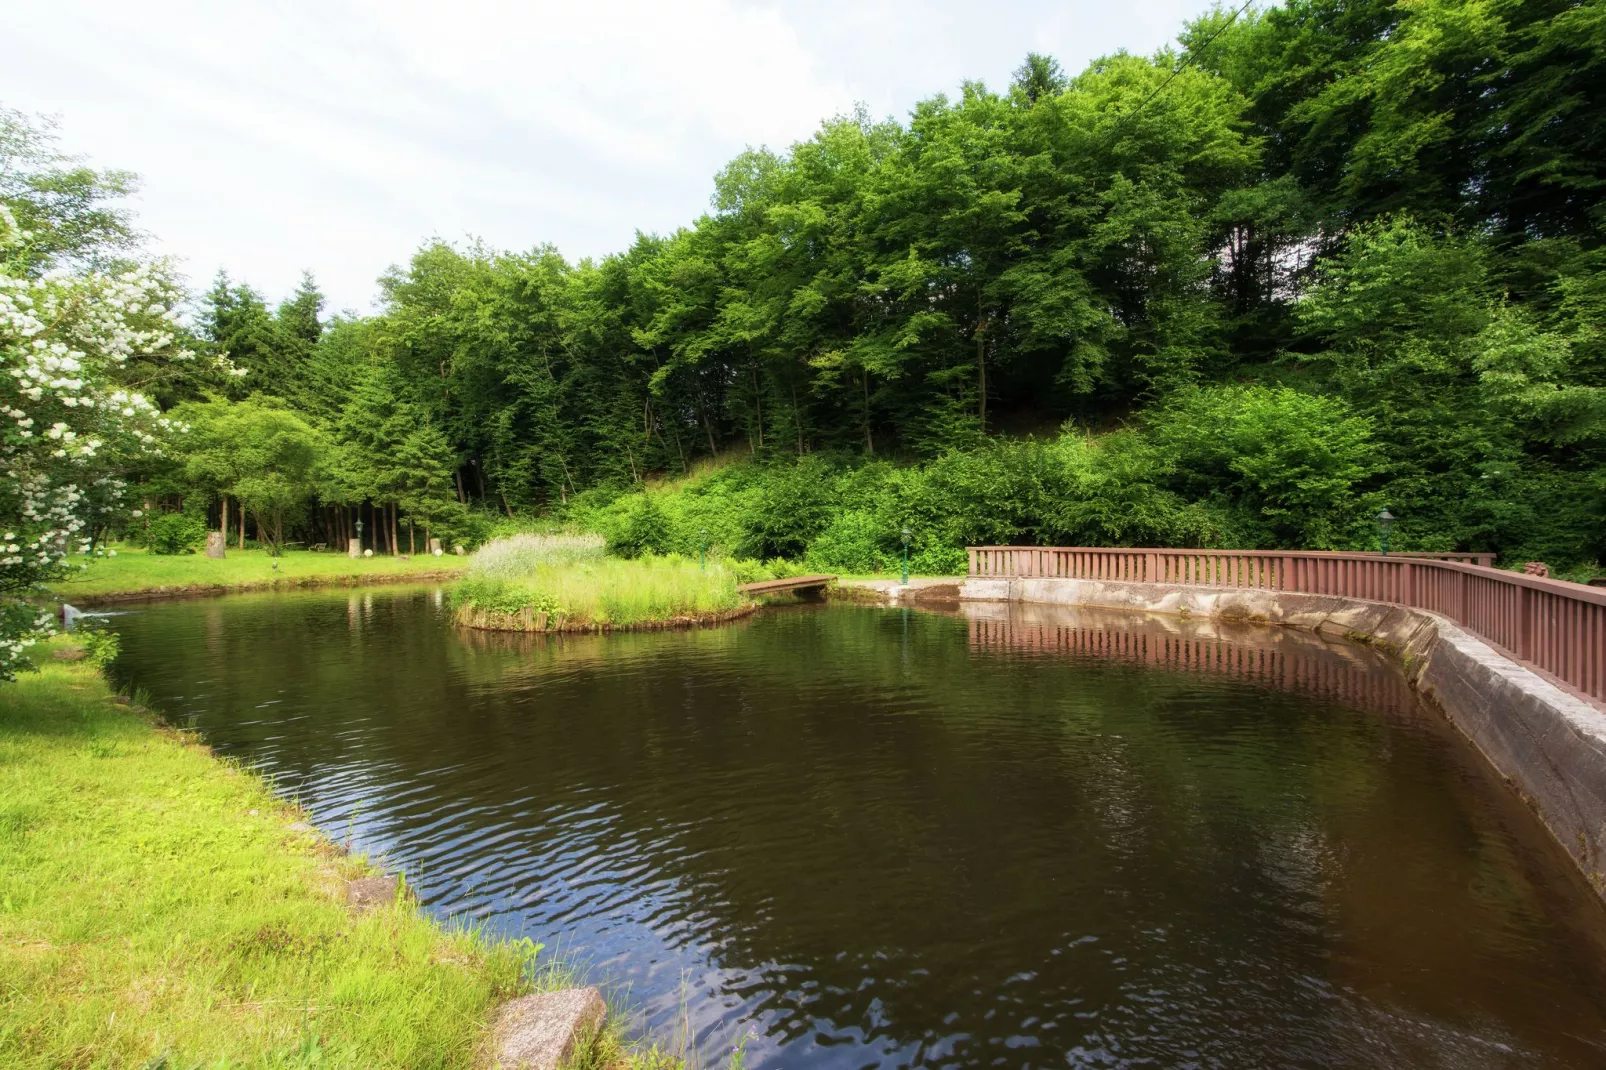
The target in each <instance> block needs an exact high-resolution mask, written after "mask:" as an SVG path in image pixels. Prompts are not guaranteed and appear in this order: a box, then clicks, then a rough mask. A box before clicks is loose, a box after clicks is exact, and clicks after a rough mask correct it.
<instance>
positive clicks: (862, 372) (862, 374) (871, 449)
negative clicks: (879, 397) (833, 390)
mask: <svg viewBox="0 0 1606 1070" xmlns="http://www.w3.org/2000/svg"><path fill="white" fill-rule="evenodd" d="M859 382H860V384H861V385H862V386H863V388H864V448H865V451H866V452H867V453H869V454H870V456H872V457H874V456H875V439H874V438H873V437H872V436H871V434H870V369H868V368H860V369H859Z"/></svg>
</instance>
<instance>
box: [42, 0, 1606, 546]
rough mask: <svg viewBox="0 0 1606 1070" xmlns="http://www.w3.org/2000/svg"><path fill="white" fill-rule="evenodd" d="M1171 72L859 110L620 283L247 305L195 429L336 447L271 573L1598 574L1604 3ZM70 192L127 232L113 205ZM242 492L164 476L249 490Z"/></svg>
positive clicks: (1311, 36) (437, 245)
mask: <svg viewBox="0 0 1606 1070" xmlns="http://www.w3.org/2000/svg"><path fill="white" fill-rule="evenodd" d="M1178 43H1179V49H1180V50H1178V51H1173V50H1170V49H1166V50H1162V51H1160V52H1158V53H1156V54H1154V55H1152V56H1138V55H1133V54H1130V53H1127V52H1119V53H1116V54H1113V55H1109V56H1105V57H1101V58H1099V59H1096V60H1094V61H1093V62H1092V63H1090V64H1089V65H1088V66H1087V67H1086V69H1084V70H1082V71H1081V72H1066V71H1064V70H1062V69H1061V68H1060V66H1059V64H1058V63H1057V62H1056V61H1055V60H1054V59H1053V58H1052V57H1049V56H1045V55H1040V54H1032V55H1029V56H1027V57H1026V60H1025V62H1024V63H1023V64H1022V65H1021V66H1020V68H1019V69H1018V70H1017V71H1016V72H1015V74H1014V77H1013V80H1012V82H1011V84H1010V85H1009V86H1008V87H1007V89H1005V90H1004V91H1001V92H1000V91H994V90H991V89H988V88H987V87H986V86H983V85H980V84H977V83H968V84H966V85H964V86H963V88H962V89H961V91H960V92H959V93H958V94H957V95H955V96H952V97H949V96H936V97H932V98H929V99H926V100H923V101H920V102H919V103H918V104H917V105H916V107H915V108H914V109H913V111H912V112H911V114H910V115H909V117H908V119H907V121H904V122H896V121H891V120H887V121H875V120H872V119H871V118H870V116H869V115H868V114H866V113H864V112H863V111H862V110H861V111H858V112H855V113H854V114H851V115H845V116H838V117H836V118H833V119H830V120H828V121H826V122H824V123H822V124H821V126H820V128H819V129H818V130H817V131H816V132H815V133H814V135H813V136H812V137H810V138H808V139H806V140H804V141H802V142H799V143H797V144H795V145H792V146H790V147H789V148H788V149H786V150H785V151H778V152H777V151H770V150H750V151H747V152H744V153H742V154H740V155H739V156H738V157H737V158H736V159H734V160H732V161H731V163H730V164H729V165H728V166H727V167H726V168H725V169H724V170H723V171H722V172H721V173H720V174H719V175H718V176H717V177H716V179H715V183H714V187H715V188H714V197H713V208H712V210H711V211H710V212H709V213H708V214H706V215H703V216H701V217H699V218H697V219H695V220H692V221H689V222H688V224H687V225H686V226H685V227H683V228H680V229H677V230H675V231H673V232H672V233H666V234H641V235H638V237H637V238H636V240H635V241H634V242H633V243H632V245H631V246H630V247H629V248H628V249H625V250H623V251H620V252H618V253H616V254H614V255H610V256H606V257H603V258H601V259H599V260H585V261H581V262H578V263H572V262H570V261H567V260H565V259H564V257H563V256H562V255H560V253H559V252H558V251H557V250H555V249H553V248H551V247H550V246H540V247H537V248H534V249H531V250H528V251H525V252H505V251H500V250H496V249H493V248H490V247H488V246H486V245H484V244H481V243H478V242H475V243H470V244H467V245H464V246H462V247H454V246H451V245H447V244H445V243H442V242H439V241H431V242H428V243H426V244H425V245H423V246H422V247H420V248H419V249H418V250H417V251H416V252H415V253H414V255H413V256H412V258H411V259H410V260H409V261H407V262H406V263H405V264H403V265H402V266H400V267H398V268H396V269H394V270H393V271H391V272H390V273H388V274H387V275H386V277H385V278H384V280H383V281H382V289H383V302H382V307H381V310H380V311H379V312H378V314H376V315H373V316H369V317H365V318H361V319H342V318H339V317H336V318H335V319H333V320H330V321H329V322H327V323H326V322H324V321H323V319H322V316H321V305H322V297H321V295H320V294H319V293H318V291H317V287H316V284H315V283H314V281H313V280H312V279H311V277H310V276H309V277H307V278H306V279H305V280H303V283H302V285H301V286H300V287H299V288H298V289H297V290H296V292H295V293H294V294H292V295H290V296H289V297H288V298H287V299H286V300H284V301H282V302H280V303H279V304H278V305H277V306H270V304H269V302H268V301H266V300H265V299H264V298H263V297H262V296H261V295H260V294H257V293H256V292H254V291H252V290H251V289H250V288H249V287H247V286H244V285H241V284H237V283H234V282H231V281H230V280H229V279H228V278H227V277H226V276H220V277H219V279H218V280H217V283H216V285H215V286H214V287H213V289H212V291H211V292H210V293H209V294H208V295H207V296H206V299H205V302H204V307H203V310H202V316H201V322H200V334H201V336H202V338H203V339H204V341H205V342H206V343H207V345H209V346H210V347H211V349H212V350H213V351H214V352H227V353H228V354H229V355H230V357H231V359H232V360H234V361H235V363H236V364H237V365H238V366H239V368H240V369H242V370H243V371H244V373H245V374H244V376H243V377H242V378H240V379H237V380H230V381H228V382H224V383H221V384H219V383H215V382H211V381H203V380H202V379H201V378H199V377H194V378H191V379H188V380H186V381H185V382H184V383H183V384H181V385H175V386H174V387H173V391H174V393H173V396H174V397H175V398H178V399H186V398H187V399H189V400H191V401H194V400H196V399H197V397H198V396H200V395H202V394H208V395H216V396H221V397H226V398H228V399H231V400H233V401H235V402H238V403H240V404H256V405H268V404H269V403H268V402H266V401H264V400H262V399H263V398H265V397H268V396H272V397H274V398H278V399H280V400H281V401H283V402H284V403H285V404H286V405H287V406H288V407H289V408H291V409H292V410H293V411H294V412H295V413H296V414H297V415H299V416H300V417H301V418H303V419H304V420H305V422H306V423H307V425H308V426H309V427H310V428H311V429H312V430H313V431H315V432H316V433H317V435H318V437H319V441H320V442H321V448H320V451H319V463H318V464H317V465H316V466H315V469H314V470H313V471H312V472H311V473H310V474H308V475H307V476H306V478H304V479H301V480H299V481H297V482H296V483H295V486H294V487H293V488H287V487H279V488H277V489H279V490H283V492H284V493H282V494H277V493H275V494H258V495H257V497H260V498H264V499H266V498H272V499H273V501H274V504H273V505H271V506H269V507H265V508H266V509H267V514H265V516H264V519H265V520H266V521H268V522H267V523H265V524H259V527H263V528H265V530H266V535H265V538H266V539H267V540H268V541H270V542H276V541H279V540H280V538H281V536H280V534H279V528H280V526H281V524H282V523H289V524H291V525H292V527H297V526H299V527H302V528H303V529H305V530H304V533H305V534H307V535H308V536H310V538H309V541H327V540H328V538H329V535H330V532H331V531H332V530H335V529H339V528H340V526H341V523H342V520H344V521H346V522H348V523H349V520H350V509H351V508H353V507H357V506H363V507H365V508H370V507H372V506H375V505H377V506H379V507H380V509H381V510H382V511H385V512H387V514H388V516H387V527H388V525H389V524H390V523H392V522H400V523H406V522H408V521H411V522H412V523H413V524H414V525H416V526H422V527H424V528H426V529H427V530H428V531H430V532H431V533H435V534H442V535H444V536H445V537H446V539H447V541H448V543H449V544H450V543H452V542H462V543H464V544H467V545H475V544H477V543H478V542H480V541H481V540H482V539H484V538H485V537H487V536H488V535H489V534H490V533H491V531H492V530H493V528H495V526H496V525H498V524H504V523H507V522H508V520H509V518H513V517H515V516H517V517H521V518H522V517H526V516H534V515H542V516H547V517H552V518H561V519H563V520H564V521H566V522H569V523H573V524H577V525H580V526H581V527H584V528H586V529H587V530H594V531H597V532H600V533H602V534H604V535H605V536H606V538H607V539H608V541H609V544H610V546H611V547H612V548H613V549H614V551H615V552H617V553H619V554H622V555H626V556H641V555H644V554H649V553H655V554H665V553H680V554H685V555H691V554H695V553H699V552H701V551H702V550H703V548H704V547H705V546H706V547H708V548H709V549H710V550H711V551H712V552H714V553H715V554H716V555H717V556H723V557H730V556H732V555H750V556H752V557H755V558H758V559H765V558H769V559H775V558H784V559H785V560H788V561H793V562H800V561H805V560H806V561H807V562H809V563H810V564H811V565H815V566H818V567H830V568H833V569H838V570H853V571H860V570H863V569H868V568H876V569H886V568H890V567H891V566H892V563H893V562H894V561H896V559H897V558H898V557H900V556H901V553H902V541H903V540H902V530H903V528H904V527H905V526H906V525H907V526H908V527H909V529H910V552H911V556H912V558H913V560H914V561H916V562H918V563H919V564H918V566H917V567H919V568H921V569H943V570H947V569H951V568H953V567H955V566H956V565H957V564H958V563H959V562H960V561H961V560H962V557H961V556H960V554H961V551H962V549H963V547H964V546H965V545H966V544H967V543H975V542H1003V541H1031V542H1047V541H1054V542H1071V543H1091V544H1111V543H1123V544H1132V543H1144V542H1147V543H1165V544H1174V545H1219V544H1241V545H1253V546H1282V545H1309V546H1332V547H1342V546H1365V545H1370V540H1371V533H1370V531H1369V529H1368V526H1367V524H1366V523H1365V514H1366V513H1367V512H1368V511H1372V512H1375V507H1380V506H1381V505H1383V504H1387V505H1388V506H1389V507H1390V508H1391V509H1392V510H1393V511H1394V512H1395V513H1396V514H1397V515H1399V516H1400V517H1401V521H1400V526H1399V529H1398V538H1399V540H1400V541H1401V543H1402V544H1403V545H1407V546H1412V547H1418V548H1451V547H1458V548H1478V549H1491V550H1496V551H1499V552H1501V553H1503V554H1505V555H1506V556H1508V557H1515V556H1518V555H1522V554H1538V553H1541V552H1542V553H1543V554H1544V555H1546V556H1547V559H1550V560H1551V563H1552V564H1553V565H1556V566H1558V567H1561V566H1566V565H1571V564H1578V565H1582V564H1584V563H1586V562H1588V561H1590V560H1593V559H1598V558H1599V557H1600V556H1601V555H1602V554H1603V553H1606V532H1603V530H1602V529H1601V526H1600V525H1599V524H1598V522H1592V521H1590V520H1589V519H1588V518H1589V517H1590V516H1591V515H1592V514H1598V512H1599V506H1600V503H1601V493H1602V491H1601V488H1602V486H1603V485H1606V400H1603V398H1606V394H1603V391H1606V331H1603V329H1602V327H1601V324H1602V322H1606V281H1603V280H1606V231H1603V230H1602V228H1601V216H1600V213H1599V210H1598V208H1599V199H1600V194H1601V191H1602V190H1603V189H1606V157H1603V156H1602V154H1601V153H1600V151H1599V150H1598V146H1599V145H1600V144H1601V143H1602V142H1603V139H1602V138H1601V137H1597V136H1596V127H1597V126H1599V125H1600V124H1601V123H1602V122H1606V119H1601V118H1600V117H1601V116H1603V115H1606V89H1603V86H1606V81H1603V80H1602V77H1601V73H1602V71H1606V14H1603V13H1602V10H1601V8H1600V5H1599V4H1594V3H1585V4H1545V3H1528V4H1513V3H1487V2H1476V3H1463V2H1461V0H1420V2H1413V3H1410V4H1403V3H1397V2H1395V0H1357V2H1338V0H1289V2H1288V3H1286V4H1282V5H1277V6H1271V7H1268V8H1266V9H1265V10H1263V11H1256V10H1247V11H1244V12H1242V13H1241V14H1239V13H1236V9H1233V10H1226V9H1216V10H1213V11H1211V12H1209V13H1207V14H1205V15H1203V16H1201V17H1200V18H1199V19H1197V20H1195V21H1194V22H1192V23H1190V24H1189V25H1188V26H1187V27H1186V28H1185V29H1184V30H1183V32H1182V34H1181V35H1180V36H1179V42H1178ZM18 144H21V143H20V142H18ZM44 145H45V142H42V141H39V140H38V139H37V138H35V140H34V141H33V142H30V143H29V145H26V146H23V147H22V148H21V149H19V150H17V151H19V152H22V153H24V154H27V153H32V154H33V157H34V158H38V159H43V158H44V157H42V156H40V155H39V154H40V153H41V152H45V151H46V150H45V149H44V148H41V146H44ZM30 146H31V147H30ZM51 168H55V170H51ZM47 172H48V173H49V174H50V175H54V176H55V177H51V178H48V180H47V179H46V178H41V179H39V182H43V183H46V184H47V185H48V183H50V182H59V183H65V185H64V186H63V187H62V188H69V187H70V188H71V189H73V190H76V191H77V192H76V194H75V196H76V197H77V198H78V201H77V202H76V203H78V205H79V206H80V207H81V208H82V209H83V213H81V218H79V217H74V218H79V222H76V223H70V221H69V222H63V224H62V226H63V227H64V228H67V229H70V228H71V227H73V226H78V227H81V229H82V228H87V229H86V233H87V232H89V231H93V232H95V233H101V234H103V235H104V237H105V240H106V242H107V243H114V242H115V239H116V236H117V234H118V233H119V232H118V230H117V228H118V226H121V225H122V224H121V223H119V221H118V220H119V218H120V217H114V216H108V215H105V214H104V213H103V209H104V208H105V201H106V198H107V197H108V196H110V195H111V194H112V193H114V192H115V191H116V190H117V189H120V188H122V187H120V186H119V185H118V183H119V182H122V181H123V180H122V179H120V178H117V177H116V176H114V175H99V176H97V175H95V174H93V173H88V172H82V171H81V170H74V169H73V168H72V167H69V166H68V165H67V164H66V163H64V162H63V163H60V164H59V166H58V165H57V164H51V165H50V167H43V166H42V165H41V167H39V168H36V169H35V171H34V173H35V174H36V175H45V174H46V173H47ZM36 185H37V183H36ZM40 188H43V187H40ZM30 189H32V187H30ZM39 196H41V195H40V194H39V191H38V189H33V192H29V191H28V190H21V188H20V187H19V192H18V193H17V197H18V198H20V200H19V201H18V203H22V204H24V207H25V208H26V205H27V204H33V203H42V202H40V201H39ZM29 197H33V198H34V200H32V201H29V200H28V198H29ZM25 202H26V203H25ZM96 212H102V214H100V215H97V214H95V213H96ZM70 214H71V213H68V215H70ZM68 215H64V216H63V217H62V218H63V220H67V219H68ZM259 395H260V396H259ZM214 404H221V402H216V403H214ZM1067 421H1069V422H1071V424H1072V425H1074V427H1075V428H1078V429H1080V430H1079V431H1070V432H1067V433H1063V434H1060V435H1058V436H1054V435H1052V434H1047V435H1045V433H1044V432H1045V431H1046V430H1047V429H1051V428H1054V427H1056V426H1061V425H1066V424H1067ZM1026 432H1031V433H1032V435H1028V434H1026ZM194 441H195V442H196V443H197V451H196V452H205V451H206V450H207V449H209V447H206V445H205V442H206V440H205V437H204V436H200V437H198V438H196V439H195V440H194ZM179 452H180V453H186V454H187V453H188V452H189V450H188V448H187V447H182V446H181V447H179ZM214 452H215V451H214ZM737 457H740V458H742V459H743V460H744V461H746V462H748V463H741V464H736V463H732V462H733V460H734V459H735V458H737ZM214 460H218V461H219V463H218V464H214V463H213V462H212V461H207V462H206V463H196V464H192V463H190V460H189V458H187V457H186V458H185V460H184V462H183V463H182V464H181V465H179V468H180V469H181V473H180V474H179V475H178V476H175V475H174V474H173V473H172V472H161V471H153V472H149V473H140V475H141V478H144V479H145V481H146V483H147V486H149V487H150V488H152V489H153V490H155V491H159V492H161V493H169V492H173V493H177V492H178V491H200V492H203V493H204V494H207V495H218V494H221V493H224V490H223V488H224V487H225V486H235V485H236V484H235V483H234V482H233V480H234V478H235V477H234V476H228V478H227V479H225V476H226V475H227V472H226V471H225V470H226V469H227V468H228V465H229V464H232V463H233V460H234V458H233V457H232V455H229V454H227V453H224V454H220V455H217V456H216V457H214ZM224 462H226V463H224ZM175 479H176V480H178V481H179V482H180V483H184V485H181V486H178V487H177V488H173V487H170V486H169V483H168V482H164V480H165V481H172V480H175ZM185 481H187V483H185ZM666 481H677V482H675V483H674V486H675V488H676V489H674V490H672V491H670V492H668V493H664V494H661V495H660V494H658V493H657V492H656V491H655V493H654V496H653V499H652V500H648V499H647V498H646V497H644V496H643V494H642V488H644V487H648V486H653V487H658V486H661V485H663V484H665V483H666ZM682 484H683V485H682ZM292 499H293V500H292ZM253 508H256V507H255V506H253ZM268 514H271V515H268ZM492 517H495V518H496V519H495V520H494V521H493V520H492V519H491V518H492ZM389 518H396V519H395V520H394V521H393V520H391V519H389Z"/></svg>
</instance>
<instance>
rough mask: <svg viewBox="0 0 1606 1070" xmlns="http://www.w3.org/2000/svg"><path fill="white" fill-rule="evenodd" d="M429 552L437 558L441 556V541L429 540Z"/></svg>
mask: <svg viewBox="0 0 1606 1070" xmlns="http://www.w3.org/2000/svg"><path fill="white" fill-rule="evenodd" d="M429 552H430V553H432V554H434V555H435V556H436V557H439V556H440V555H441V541H440V540H439V539H431V540H429Z"/></svg>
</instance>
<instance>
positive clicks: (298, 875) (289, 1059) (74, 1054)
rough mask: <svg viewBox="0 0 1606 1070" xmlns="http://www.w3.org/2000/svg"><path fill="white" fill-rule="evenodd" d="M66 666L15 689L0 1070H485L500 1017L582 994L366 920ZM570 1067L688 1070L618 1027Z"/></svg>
mask: <svg viewBox="0 0 1606 1070" xmlns="http://www.w3.org/2000/svg"><path fill="white" fill-rule="evenodd" d="M64 645H65V644H64V641H62V640H57V641H55V642H54V643H53V644H52V646H51V647H49V648H41V649H40V651H39V655H40V658H41V660H42V669H41V671H40V672H37V673H28V674H25V675H23V676H22V677H21V678H20V679H19V680H18V681H17V682H16V683H13V684H3V685H0V1066H4V1067H6V1068H7V1070H11V1068H40V1070H43V1068H45V1067H75V1068H78V1067H82V1068H100V1067H108V1068H109V1067H143V1066H147V1065H151V1066H157V1065H160V1066H163V1067H166V1068H167V1070H180V1068H183V1070H188V1068H191V1067H204V1068H206V1070H213V1068H226V1067H264V1068H267V1067H274V1068H292V1067H308V1068H311V1067H319V1068H345V1067H351V1068H363V1070H368V1068H378V1067H440V1068H450V1067H469V1066H475V1065H482V1063H481V1062H480V1059H479V1057H480V1056H481V1055H482V1054H483V1052H482V1051H481V1045H482V1044H483V1041H484V1027H485V1023H486V1022H487V1020H488V1018H489V1016H490V1014H491V1012H492V1010H493V1008H494V1006H495V1005H496V1004H497V1003H498V1002H499V1001H500V1000H502V999H504V998H508V997H511V996H514V995H517V994H519V993H521V992H523V991H528V990H531V989H532V988H547V987H561V986H563V985H566V984H571V983H575V980H576V979H575V978H574V977H573V976H572V975H570V974H569V973H568V972H567V971H566V970H565V969H564V968H563V967H562V965H561V964H556V963H554V964H547V965H543V966H542V967H541V968H540V969H535V968H534V955H535V952H536V950H537V948H536V947H535V945H531V944H529V943H528V942H527V941H520V942H517V943H506V942H503V943H492V942H489V941H487V940H485V939H484V938H482V937H481V936H480V935H478V934H477V933H474V932H472V931H468V930H448V929H444V928H442V927H441V926H439V925H437V924H436V923H434V922H433V921H431V920H429V919H428V918H426V917H424V916H423V915H422V914H420V913H418V912H417V910H416V909H414V908H413V907H412V906H410V905H408V904H407V903H406V901H405V900H403V901H399V902H398V903H396V904H395V905H393V906H391V907H387V908H382V909H379V910H375V911H373V912H371V913H368V914H365V915H362V916H356V915H353V914H352V913H351V912H350V911H349V910H348V908H347V907H346V905H345V902H344V882H345V881H346V880H347V879H349V878H350V877H353V876H359V875H361V874H363V873H364V872H367V871H368V867H367V866H366V863H364V862H363V861H362V860H361V859H358V858H353V857H351V856H348V855H346V854H344V853H343V852H341V851H340V850H339V849H338V848H337V847H335V846H334V845H332V844H330V843H329V842H328V841H326V840H324V839H322V838H321V837H319V836H316V835H314V834H311V833H307V832H302V831H297V830H293V829H291V828H290V827H289V825H290V823H291V822H293V821H297V820H300V819H301V817H302V815H301V814H300V813H299V811H298V810H297V809H296V808H295V807H293V806H291V805H290V804H288V803H286V802H284V801H283V800H280V799H277V798H276V797H274V795H273V794H272V792H271V791H270V790H269V788H268V786H267V785H266V784H265V783H264V782H263V781H262V780H261V779H260V778H259V777H257V776H256V775H254V774H252V773H250V772H248V771H245V770H242V769H240V768H238V767H236V766H234V765H232V764H230V763H227V762H224V761H220V760H218V759H217V758H216V757H214V756H213V755H212V754H211V752H210V751H209V750H208V749H207V748H206V747H204V746H201V745H199V744H198V743H197V742H196V741H195V740H194V739H193V738H191V737H190V736H188V735H186V734H182V733H179V732H175V731H172V730H169V729H165V728H161V727H158V726H156V725H155V724H154V723H153V722H152V721H151V720H149V719H148V715H145V714H143V713H142V711H141V710H140V709H139V708H131V707H129V706H122V705H116V704H113V703H112V702H110V701H109V698H110V694H109V692H108V689H107V687H106V685H105V683H104V682H103V680H102V678H101V677H100V675H99V674H98V673H97V672H96V671H95V669H94V668H93V667H92V666H91V665H90V663H89V662H87V661H83V662H76V663H72V664H66V663H62V662H58V661H54V660H50V658H49V656H48V651H49V650H50V649H63V647H64ZM164 1057H165V1060H166V1061H165V1062H164V1061H162V1060H163V1058H164ZM574 1062H575V1063H576V1065H582V1066H597V1067H602V1066H608V1067H622V1066H633V1067H663V1068H673V1067H678V1066H680V1059H679V1058H678V1057H677V1056H673V1055H670V1054H667V1053H665V1052H663V1051H662V1050H660V1049H658V1048H653V1047H642V1046H633V1045H630V1044H627V1043H626V1042H625V1040H624V1038H623V1037H622V1035H621V1033H620V1027H619V1026H618V1024H617V1023H616V1022H614V1021H612V1020H610V1025H609V1026H608V1027H607V1028H606V1029H604V1030H603V1032H602V1034H601V1035H600V1036H598V1037H594V1038H590V1040H589V1042H588V1043H587V1044H585V1045H584V1047H583V1048H582V1050H580V1051H579V1052H577V1053H576V1056H575V1059H574Z"/></svg>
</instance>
